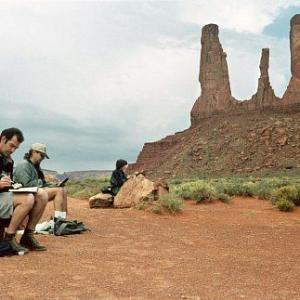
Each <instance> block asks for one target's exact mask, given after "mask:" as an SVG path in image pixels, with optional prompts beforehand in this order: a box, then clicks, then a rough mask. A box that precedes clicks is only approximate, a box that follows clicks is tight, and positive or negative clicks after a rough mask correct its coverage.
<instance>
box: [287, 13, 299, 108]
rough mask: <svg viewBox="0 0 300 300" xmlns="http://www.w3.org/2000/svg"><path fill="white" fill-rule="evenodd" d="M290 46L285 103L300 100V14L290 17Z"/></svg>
mask: <svg viewBox="0 0 300 300" xmlns="http://www.w3.org/2000/svg"><path fill="white" fill-rule="evenodd" d="M290 47H291V71H292V78H291V80H290V83H289V85H288V88H287V90H286V92H285V93H284V95H283V101H284V102H285V104H293V103H299V102H300V14H298V15H295V16H294V17H293V18H292V19H291V29H290Z"/></svg>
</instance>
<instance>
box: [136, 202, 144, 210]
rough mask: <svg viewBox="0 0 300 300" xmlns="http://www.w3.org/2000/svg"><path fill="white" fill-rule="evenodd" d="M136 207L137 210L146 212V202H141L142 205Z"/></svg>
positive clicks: (138, 204)
mask: <svg viewBox="0 0 300 300" xmlns="http://www.w3.org/2000/svg"><path fill="white" fill-rule="evenodd" d="M134 207H135V208H136V209H137V210H145V209H146V207H147V203H146V202H140V203H137V204H136V205H135V206H134Z"/></svg>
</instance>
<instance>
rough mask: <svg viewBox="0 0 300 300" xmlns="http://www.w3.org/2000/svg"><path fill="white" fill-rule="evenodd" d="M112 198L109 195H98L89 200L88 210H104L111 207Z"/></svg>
mask: <svg viewBox="0 0 300 300" xmlns="http://www.w3.org/2000/svg"><path fill="white" fill-rule="evenodd" d="M113 202H114V197H113V196H112V195H110V194H103V193H99V194H97V195H95V196H93V197H91V198H90V199H89V206H90V208H106V207H112V206H113Z"/></svg>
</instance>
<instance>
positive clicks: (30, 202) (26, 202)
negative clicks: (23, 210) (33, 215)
mask: <svg viewBox="0 0 300 300" xmlns="http://www.w3.org/2000/svg"><path fill="white" fill-rule="evenodd" d="M34 203H35V199H34V196H33V194H28V195H26V197H24V199H23V200H22V205H23V206H24V207H27V208H28V209H30V210H31V209H32V208H33V206H34Z"/></svg>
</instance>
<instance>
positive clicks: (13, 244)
mask: <svg viewBox="0 0 300 300" xmlns="http://www.w3.org/2000/svg"><path fill="white" fill-rule="evenodd" d="M3 241H4V242H6V243H7V244H8V245H9V246H10V251H11V252H12V253H13V254H18V255H24V254H26V253H28V251H29V250H28V249H27V248H26V247H23V246H22V245H20V244H19V243H18V242H17V240H16V236H15V235H14V234H5V237H4V240H3Z"/></svg>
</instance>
